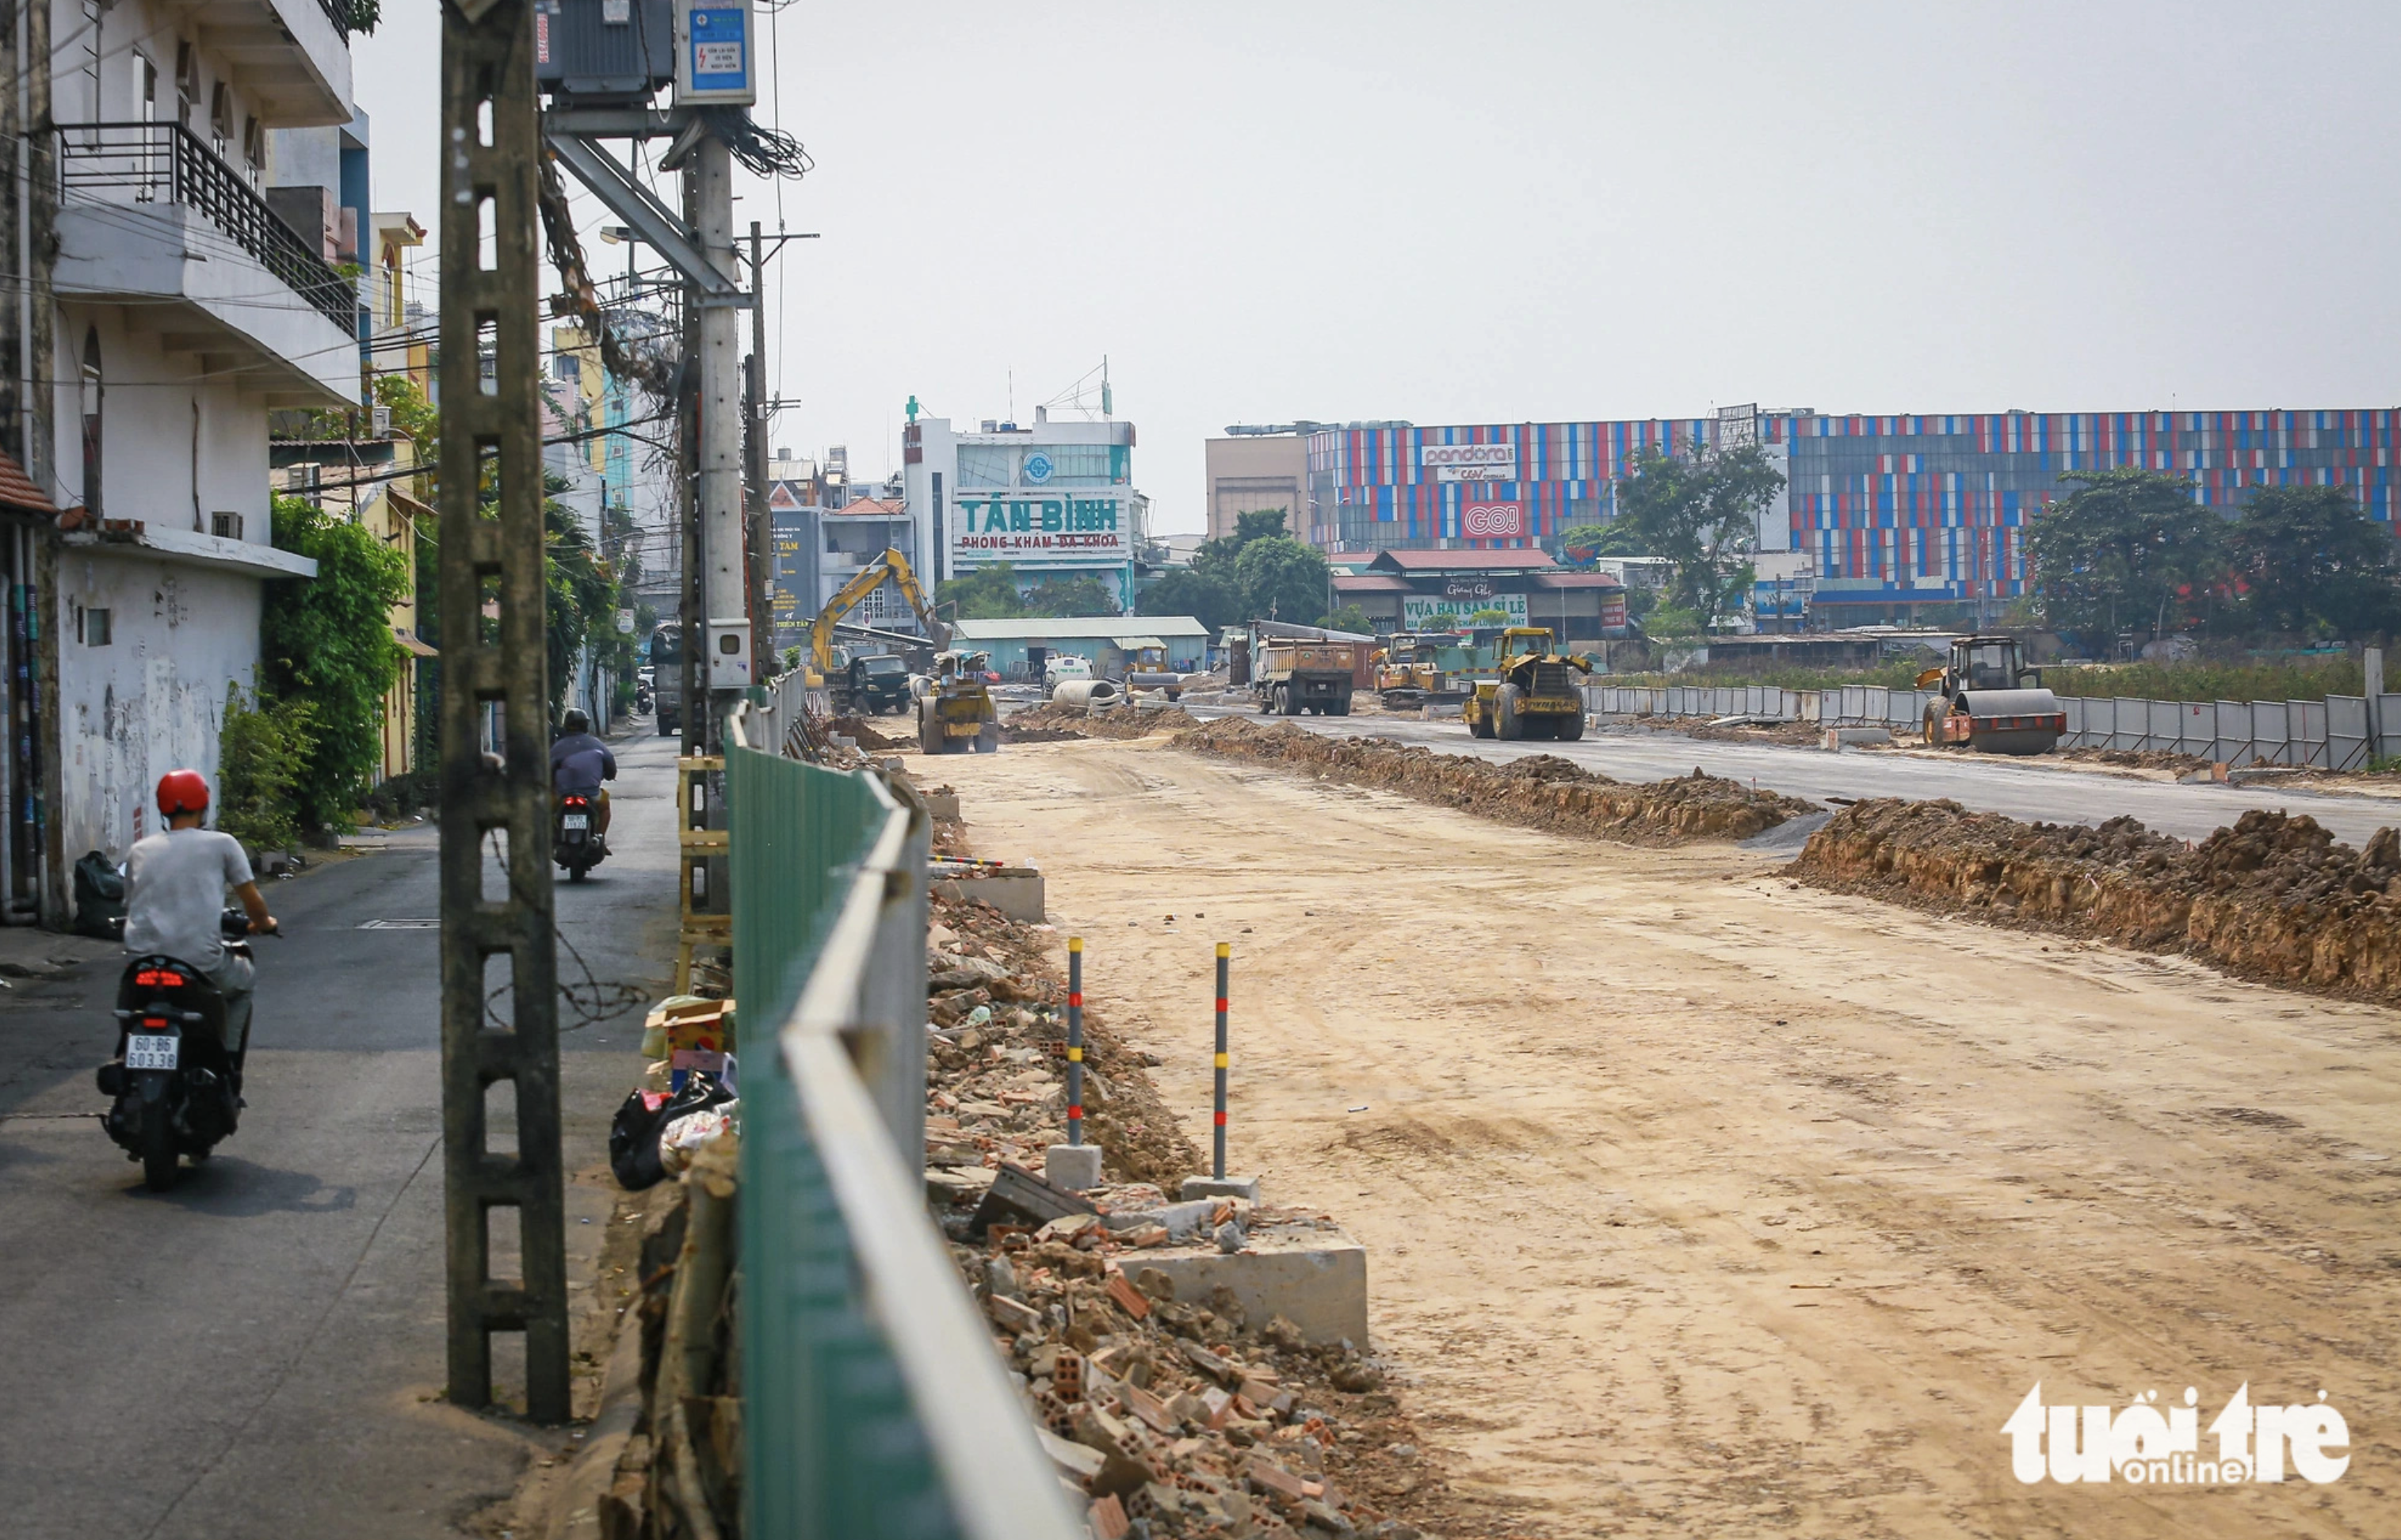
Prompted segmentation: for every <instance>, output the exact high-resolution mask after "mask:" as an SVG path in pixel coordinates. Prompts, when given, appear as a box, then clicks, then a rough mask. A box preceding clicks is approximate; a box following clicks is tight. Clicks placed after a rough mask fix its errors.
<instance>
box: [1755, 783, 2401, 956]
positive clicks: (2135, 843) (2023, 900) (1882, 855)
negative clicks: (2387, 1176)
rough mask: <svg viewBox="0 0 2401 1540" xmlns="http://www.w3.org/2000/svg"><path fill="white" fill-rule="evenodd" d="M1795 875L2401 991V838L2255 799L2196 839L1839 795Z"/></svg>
mask: <svg viewBox="0 0 2401 1540" xmlns="http://www.w3.org/2000/svg"><path fill="white" fill-rule="evenodd" d="M1788 871H1789V873H1790V875H1791V876H1793V877H1795V878H1798V879H1801V880H1803V881H1805V882H1808V883H1810V884H1811V885H1813V886H1816V887H1821V888H1831V889H1834V890H1837V891H1841V892H1846V893H1870V894H1873V895H1874V896H1877V897H1881V898H1889V899H1895V900H1898V901H1900V902H1902V903H1907V904H1912V905H1914V906H1919V907H1924V908H1931V909H1938V910H1941V911H1944V912H1947V913H1964V914H1968V915H1970V916H1974V917H1977V918H1982V919H1986V920H1994V921H1996V922H1999V923H2012V924H2018V925H2024V926H2029V927H2033V928H2036V929H2040V930H2047V931H2056V932H2060V933H2062V934H2071V935H2095V936H2100V937H2103V938H2105V939H2107V940H2110V941H2115V942H2119V943H2120V944H2122V945H2125V946H2130V947H2143V948H2145V949H2147V950H2152V951H2181V952H2185V953H2188V954H2189V955H2191V956H2194V957H2197V958H2202V959H2204V960H2206V961H2210V962H2214V963H2216V964H2217V965H2219V966H2221V967H2224V968H2226V969H2227V970H2229V971H2230V972H2232V973H2237V974H2244V975H2246V976H2249V977H2253V978H2257V979H2260V980H2263V981H2265V982H2268V983H2271V984H2283V985H2289V986H2293V987H2297V988H2309V989H2314V990H2320V991H2323V992H2326V993H2332V994H2342V995H2351V996H2358V997H2364V998H2367V999H2373V1000H2380V1001H2387V1002H2401V838H2396V836H2395V834H2394V831H2393V830H2391V829H2379V830H2378V831H2377V832H2376V834H2375V836H2374V837H2373V838H2370V839H2369V840H2368V842H2367V849H2366V850H2364V851H2363V850H2353V849H2352V847H2350V846H2349V845H2344V844H2340V843H2339V842H2337V841H2336V839H2335V838H2334V837H2333V836H2332V835H2331V834H2329V833H2328V832H2327V831H2326V829H2324V828H2322V827H2320V826H2319V825H2318V824H2317V822H2316V821H2315V820H2314V819H2312V818H2310V817H2308V816H2306V815H2302V816H2294V815H2290V814H2286V813H2281V812H2270V811H2264V810H2254V811H2250V812H2246V813H2244V814H2243V817H2242V819H2241V820H2240V821H2239V822H2237V823H2236V824H2235V825H2233V826H2232V827H2231V828H2224V829H2220V830H2218V831H2217V832H2216V833H2215V834H2213V835H2211V836H2210V837H2209V838H2207V839H2205V840H2203V841H2202V843H2201V844H2199V845H2198V846H2187V845H2186V844H2185V843H2184V842H2183V841H2181V840H2177V839H2173V838H2168V837H2166V836H2164V835H2159V834H2154V833H2153V832H2151V831H2150V830H2149V829H2147V828H2145V827H2144V826H2143V825H2141V824H2139V823H2136V822H2135V821H2134V820H2133V819H2131V818H2113V819H2111V820H2110V821H2109V822H2107V823H2106V824H2103V825H2100V826H2099V827H2098V828H2088V827H2081V826H2071V825H2055V824H2021V823H2019V822H2018V821H2016V820H2015V819H2010V818H2003V817H2001V816H1999V815H1998V814H1995V813H1970V812H1969V811H1967V810H1965V809H1964V808H1962V807H1960V806H1959V804H1958V803H1956V802H1949V801H1942V802H1900V801H1894V800H1891V799H1888V798H1878V799H1876V800H1873V801H1867V802H1860V803H1859V804H1857V805H1855V806H1853V807H1850V808H1846V809H1845V810H1844V811H1842V812H1840V813H1838V814H1837V815H1836V816H1835V817H1834V818H1832V820H1830V821H1829V822H1828V823H1827V825H1826V826H1825V827H1824V828H1821V829H1819V830H1818V832H1817V833H1816V834H1815V835H1813V836H1811V837H1810V839H1809V843H1808V845H1807V846H1806V847H1805V848H1804V850H1803V851H1802V852H1801V856H1800V859H1799V860H1797V861H1795V862H1794V863H1793V864H1792V865H1791V866H1790V868H1788Z"/></svg>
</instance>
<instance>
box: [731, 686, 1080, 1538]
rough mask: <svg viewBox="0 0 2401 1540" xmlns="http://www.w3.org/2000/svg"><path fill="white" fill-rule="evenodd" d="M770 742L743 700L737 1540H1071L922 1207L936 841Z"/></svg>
mask: <svg viewBox="0 0 2401 1540" xmlns="http://www.w3.org/2000/svg"><path fill="white" fill-rule="evenodd" d="M778 725H779V724H778V723H777V721H776V717H775V713H774V712H773V711H772V709H769V710H761V709H760V708H759V707H758V706H745V707H744V708H743V709H742V710H741V711H740V712H738V713H737V714H736V715H735V716H734V726H733V729H732V730H731V732H730V733H729V735H728V736H729V739H730V743H729V746H728V748H727V751H726V756H725V760H726V763H725V776H726V803H725V806H726V820H727V825H728V827H729V829H730V831H731V834H732V854H731V856H730V860H729V867H730V882H731V893H732V899H733V910H734V986H735V998H737V999H738V1000H740V1001H741V1002H743V1003H742V1016H741V1020H742V1026H741V1029H740V1036H739V1041H740V1042H741V1043H743V1044H744V1051H743V1055H742V1087H741V1089H742V1110H743V1119H742V1123H743V1141H742V1187H741V1207H740V1238H741V1264H742V1301H743V1305H742V1308H743V1317H742V1328H741V1340H742V1385H743V1395H744V1401H745V1404H744V1408H743V1440H744V1445H745V1451H744V1452H745V1478H744V1506H745V1514H744V1520H745V1532H746V1533H749V1534H754V1535H771V1536H775V1540H853V1537H856V1536H861V1535H877V1536H890V1537H894V1540H954V1537H955V1540H1001V1537H1003V1536H1011V1537H1015V1536H1025V1537H1030V1540H1073V1537H1075V1536H1077V1535H1080V1534H1081V1533H1082V1531H1081V1527H1080V1526H1079V1525H1077V1523H1076V1522H1075V1521H1074V1520H1072V1519H1071V1518H1070V1516H1069V1513H1068V1510H1067V1507H1066V1505H1065V1504H1064V1502H1063V1500H1062V1497H1061V1494H1060V1488H1059V1483H1058V1480H1057V1479H1056V1478H1055V1477H1054V1476H1053V1475H1052V1474H1051V1471H1050V1461H1049V1460H1048V1459H1047V1458H1046V1457H1045V1456H1044V1454H1043V1453H1042V1451H1041V1449H1040V1447H1039V1445H1038V1444H1037V1443H1036V1439H1035V1436H1034V1424H1033V1423H1032V1421H1031V1419H1030V1418H1029V1417H1028V1415H1027V1413H1026V1411H1025V1409H1024V1406H1023V1404H1022V1402H1021V1401H1020V1400H1019V1398H1018V1397H1017V1396H1016V1394H1015V1393H1014V1392H1013V1391H1012V1390H1011V1389H1010V1388H1009V1385H1008V1381H1007V1379H1006V1378H1005V1377H1004V1375H1003V1373H1002V1370H1001V1364H1000V1360H999V1358H998V1356H996V1355H995V1353H994V1352H993V1347H992V1332H991V1329H989V1328H988V1327H987V1326H986V1325H985V1324H984V1322H983V1320H982V1318H981V1315H979V1313H978V1312H977V1310H976V1308H975V1303H974V1300H973V1298H972V1297H971V1296H970V1295H969V1294H968V1293H967V1290H966V1289H965V1288H962V1287H961V1285H960V1283H959V1278H958V1274H957V1272H956V1270H955V1269H954V1267H953V1265H952V1262H951V1260H950V1256H949V1253H948V1251H947V1250H946V1249H945V1247H944V1246H943V1242H942V1238H941V1235H940V1233H939V1232H938V1231H937V1230H936V1229H935V1226H934V1223H933V1220H932V1219H931V1218H930V1216H929V1215H928V1214H927V1212H926V1197H925V1178H924V1174H923V1149H924V1137H925V1134H924V1129H925V1095H926V1081H925V1061H926V1040H925V1030H926V856H927V852H928V845H929V833H930V830H929V826H928V825H927V823H926V819H925V817H924V815H923V812H922V811H917V810H912V809H911V808H909V807H906V806H903V805H902V804H901V803H900V802H899V801H897V800H896V799H895V798H894V797H893V796H892V794H891V792H890V791H889V790H888V789H887V788H886V786H885V783H884V782H883V781H882V779H881V778H879V777H877V776H874V775H871V774H869V773H867V772H864V771H853V772H846V773H845V772H840V771H834V770H824V769H820V768H818V767H816V766H814V765H808V764H803V763H802V762H800V761H799V760H796V759H789V758H786V757H784V756H781V755H780V754H777V753H775V752H773V748H772V746H773V745H775V744H778V743H780V742H781V738H780V736H779V735H778V736H772V737H771V736H767V735H768V734H770V733H774V732H775V729H776V728H777V726H778ZM753 743H765V744H767V745H770V747H769V748H767V749H764V750H762V749H761V748H756V747H753V746H751V745H752V744H753Z"/></svg>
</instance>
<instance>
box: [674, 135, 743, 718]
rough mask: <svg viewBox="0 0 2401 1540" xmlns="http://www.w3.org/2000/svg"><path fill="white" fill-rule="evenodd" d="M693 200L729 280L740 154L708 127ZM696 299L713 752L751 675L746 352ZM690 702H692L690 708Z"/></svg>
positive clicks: (714, 305)
mask: <svg viewBox="0 0 2401 1540" xmlns="http://www.w3.org/2000/svg"><path fill="white" fill-rule="evenodd" d="M684 178H685V187H686V189H687V193H688V195H689V197H690V198H691V201H692V223H693V235H694V236H695V237H696V238H698V244H699V246H700V249H701V251H702V252H703V253H704V254H705V255H706V257H707V261H708V264H709V266H711V267H712V268H714V269H715V270H716V271H717V272H718V273H719V274H720V275H722V276H723V277H724V279H726V280H727V282H729V283H731V282H732V281H733V279H734V153H733V151H732V150H730V149H729V148H728V147H727V146H726V143H725V141H723V140H721V139H720V138H718V137H717V136H716V135H715V134H713V133H704V134H702V135H701V136H700V139H699V142H698V143H695V144H694V145H693V149H692V155H691V157H690V158H689V159H688V160H687V161H686V162H685V170H684ZM699 304H700V307H701V308H700V466H699V477H698V482H699V485H698V492H699V500H700V550H701V564H702V566H701V578H702V580H701V602H702V604H703V605H704V606H706V613H705V614H704V616H703V617H702V620H703V626H702V639H703V641H704V643H705V645H706V647H707V664H706V666H705V670H704V675H705V677H704V678H703V680H702V683H703V684H704V685H705V686H706V687H707V689H708V703H707V712H708V740H707V752H711V753H715V752H719V751H720V750H721V749H722V748H723V746H724V743H725V725H724V719H725V717H726V715H728V714H730V713H731V712H732V711H733V710H734V706H735V705H736V704H738V703H739V702H740V701H741V699H742V690H743V688H744V687H745V686H747V685H748V683H749V682H750V679H751V677H752V670H751V668H750V667H748V666H747V665H748V661H749V659H750V655H751V649H752V647H753V645H754V643H753V639H752V637H751V635H750V625H749V621H748V619H747V615H748V610H749V607H750V606H749V595H748V592H747V590H748V584H747V583H746V582H745V581H744V575H743V561H742V548H743V538H742V419H743V412H742V386H741V379H740V373H741V362H742V358H741V354H740V353H739V352H738V351H737V350H736V343H735V339H734V325H735V317H734V304H732V303H728V302H725V301H719V300H712V299H709V298H707V297H702V298H700V300H699ZM737 659H738V660H739V661H741V662H742V663H743V664H744V665H746V666H740V667H736V666H733V665H734V663H735V661H736V660H737ZM687 709H690V707H687Z"/></svg>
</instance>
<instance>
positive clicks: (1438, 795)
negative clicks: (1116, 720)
mask: <svg viewBox="0 0 2401 1540" xmlns="http://www.w3.org/2000/svg"><path fill="white" fill-rule="evenodd" d="M1175 743H1176V746H1177V747H1179V748H1187V749H1191V750H1193V751H1195V752H1197V753H1201V754H1209V755H1215V756H1218V757H1221V758H1228V759H1248V760H1253V761H1259V762H1264V763H1269V764H1273V765H1278V766H1281V767H1283V768H1285V769H1288V770H1299V771H1302V772H1304V773H1307V774H1311V775H1314V776H1316V777H1317V778H1318V779H1320V780H1328V781H1339V782H1342V783H1344V784H1349V785H1358V786H1376V787H1380V788H1382V789H1384V790H1387V791H1396V792H1399V793H1400V794H1401V795H1403V796H1405V797H1415V798H1416V799H1417V800H1419V801H1420V802H1431V803H1433V804H1434V805H1435V806H1437V807H1446V808H1457V809H1460V810H1461V811H1465V812H1471V813H1474V814H1475V815H1476V816H1478V817H1482V818H1489V819H1492V820H1494V821H1496V822H1499V823H1503V824H1517V825H1524V826H1525V827H1528V828H1537V829H1550V830H1555V831H1557V832H1558V833H1561V834H1575V835H1584V836H1587V837H1590V838H1603V839H1616V840H1622V841H1625V842H1626V843H1629V844H1670V843H1675V842H1679V841H1681V840H1686V839H1748V838H1750V837H1751V836H1753V835H1755V834H1758V833H1760V832H1761V831H1762V830H1764V829H1770V828H1773V827H1775V826H1776V825H1778V824H1781V823H1783V822H1784V821H1785V820H1786V819H1788V818H1793V817H1798V816H1799V815H1801V814H1803V813H1806V812H1814V811H1817V810H1816V809H1815V807H1813V806H1812V805H1811V804H1810V803H1807V802H1804V801H1802V800H1800V799H1799V798H1798V797H1786V796H1783V795H1782V794H1780V793H1777V792H1772V791H1754V790H1752V789H1751V788H1750V787H1749V786H1747V785H1744V784H1742V783H1741V782H1739V781H1729V780H1726V779H1724V778H1723V777H1721V776H1713V775H1708V774H1705V773H1703V772H1702V771H1700V770H1694V771H1693V773H1692V774H1691V775H1689V776H1679V777H1676V778H1673V779H1670V780H1666V781H1652V782H1644V783H1640V784H1628V783H1626V782H1622V781H1612V780H1611V779H1610V778H1609V777H1607V776H1605V775H1598V774H1595V773H1594V772H1592V771H1591V770H1585V769H1584V768H1583V767H1582V766H1580V765H1576V764H1572V763H1571V762H1570V761H1568V760H1566V759H1562V758H1560V757H1559V756H1557V755H1552V754H1536V755H1529V756H1526V757H1524V758H1522V759H1513V760H1509V761H1507V762H1506V763H1495V762H1493V761H1491V760H1487V759H1476V758H1472V757H1470V756H1466V755H1458V754H1436V753H1434V751H1433V750H1431V749H1428V748H1423V747H1418V746H1412V745H1404V744H1401V743H1394V742H1393V741H1392V740H1390V739H1385V738H1329V737H1326V736H1324V735H1323V734H1320V733H1313V732H1310V731H1308V730H1306V729H1302V728H1297V727H1295V726H1293V725H1292V724H1291V723H1289V722H1278V723H1275V724H1273V725H1271V726H1261V725H1259V724H1257V723H1255V722H1249V721H1245V720H1242V719H1241V718H1239V717H1222V718H1220V719H1218V720H1216V721H1214V722H1209V723H1206V724H1204V725H1202V726H1201V727H1199V728H1197V729H1194V730H1192V731H1188V732H1184V733H1179V734H1178V735H1177V736H1176V739H1175Z"/></svg>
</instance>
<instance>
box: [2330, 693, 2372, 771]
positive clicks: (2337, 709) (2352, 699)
mask: <svg viewBox="0 0 2401 1540" xmlns="http://www.w3.org/2000/svg"><path fill="white" fill-rule="evenodd" d="M2366 766H2367V696H2365V695H2329V696H2327V697H2326V769H2328V770H2361V769H2364V768H2365V767H2366Z"/></svg>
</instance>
